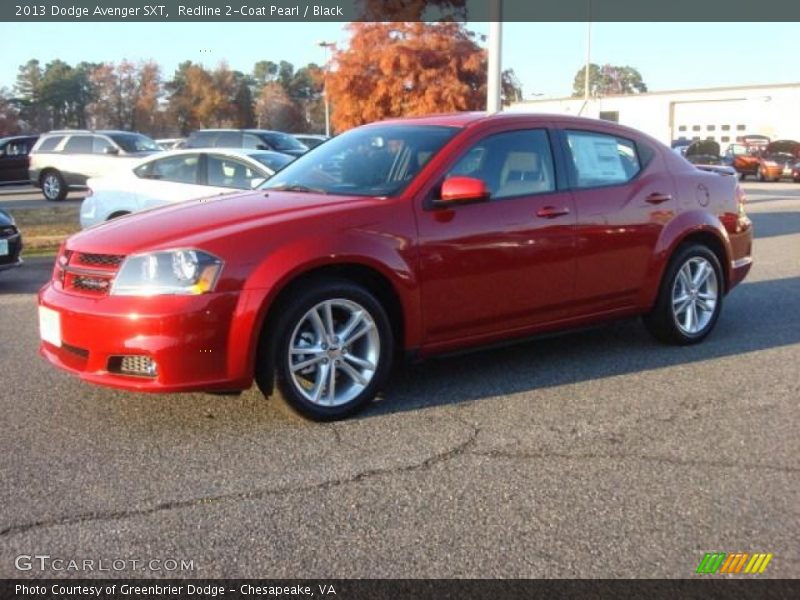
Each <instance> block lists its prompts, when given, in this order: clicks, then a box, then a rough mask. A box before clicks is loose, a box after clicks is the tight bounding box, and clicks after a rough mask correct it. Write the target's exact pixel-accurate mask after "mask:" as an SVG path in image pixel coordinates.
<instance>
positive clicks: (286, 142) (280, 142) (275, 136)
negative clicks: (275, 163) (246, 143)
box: [261, 132, 308, 152]
mask: <svg viewBox="0 0 800 600" xmlns="http://www.w3.org/2000/svg"><path fill="white" fill-rule="evenodd" d="M261 135H262V137H264V139H266V140H267V142H268V143H269V145H270V146H272V147H273V148H275V150H279V151H280V150H300V151H302V152H305V151H306V150H308V147H307V146H304V145H303V144H301V143H300V142H299V141H298V140H297V138H294V137H292V136H291V135H286V134H285V133H276V132H271V133H263V134H261Z"/></svg>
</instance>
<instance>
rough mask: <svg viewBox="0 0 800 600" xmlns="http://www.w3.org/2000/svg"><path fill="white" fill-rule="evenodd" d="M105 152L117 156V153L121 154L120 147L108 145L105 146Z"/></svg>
mask: <svg viewBox="0 0 800 600" xmlns="http://www.w3.org/2000/svg"><path fill="white" fill-rule="evenodd" d="M103 154H111V155H113V156H116V155H117V154H119V149H118V148H114V147H113V146H106V147H105V148H103Z"/></svg>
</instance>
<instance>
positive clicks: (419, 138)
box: [262, 125, 458, 197]
mask: <svg viewBox="0 0 800 600" xmlns="http://www.w3.org/2000/svg"><path fill="white" fill-rule="evenodd" d="M457 131H458V129H457V128H454V127H439V126H420V125H384V126H380V125H378V126H370V127H362V128H359V129H353V130H351V131H349V132H347V133H344V134H342V135H340V136H337V137H335V138H333V139H332V140H330V141H328V142H326V143H325V144H324V145H322V146H320V147H319V148H317V149H316V150H314V151H313V152H309V153H308V154H304V155H303V156H301V157H300V158H298V159H297V160H295V161H294V162H293V163H291V164H290V165H288V166H287V167H286V168H284V169H283V170H282V171H281V172H280V173H278V174H277V175H275V176H274V177H273V178H272V179H270V180H269V181H268V182H267V183H265V184H264V185H263V186H262V188H263V189H290V190H294V191H315V192H323V193H327V194H338V195H352V196H381V197H382V196H393V195H395V194H398V193H400V192H401V191H402V190H403V189H405V187H406V186H407V185H408V184H409V183H410V182H411V180H412V179H413V178H414V177H415V176H416V175H417V173H419V171H420V170H421V169H422V167H423V166H424V165H425V163H427V162H428V161H429V160H430V159H431V158H432V157H433V156H434V155H435V154H436V153H437V152H438V151H439V150H440V149H441V148H442V147H443V146H444V145H445V143H447V141H448V140H450V139H451V138H452V137H453V136H454V135H455V134H456V132H457Z"/></svg>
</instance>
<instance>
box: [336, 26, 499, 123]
mask: <svg viewBox="0 0 800 600" xmlns="http://www.w3.org/2000/svg"><path fill="white" fill-rule="evenodd" d="M349 28H350V29H351V31H352V37H351V39H350V45H349V47H348V48H347V49H346V50H341V51H339V52H337V53H336V54H335V55H334V63H335V66H334V68H333V70H332V71H331V72H330V73H329V74H328V77H327V81H326V90H327V93H328V97H329V99H330V101H331V105H332V107H333V113H332V122H333V125H334V128H335V129H336V131H343V130H345V129H349V128H350V127H355V126H357V125H361V124H363V123H368V122H371V121H378V120H380V119H385V118H388V117H400V116H415V115H425V114H431V113H441V112H452V111H463V110H482V109H484V108H485V106H486V52H485V50H483V49H482V48H481V47H480V46H478V44H477V43H476V42H475V40H474V34H473V33H472V32H470V31H468V30H467V29H466V27H465V26H464V24H463V23H456V22H439V23H423V22H415V23H408V22H403V23H353V24H351V25H350V26H349Z"/></svg>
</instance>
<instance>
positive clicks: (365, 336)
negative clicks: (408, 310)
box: [256, 280, 394, 421]
mask: <svg viewBox="0 0 800 600" xmlns="http://www.w3.org/2000/svg"><path fill="white" fill-rule="evenodd" d="M284 309H285V312H284V314H282V315H280V316H279V318H278V319H277V325H276V326H275V328H274V331H268V330H265V331H264V333H263V334H262V335H266V336H269V335H272V334H274V335H275V338H274V339H266V340H262V349H263V347H264V345H265V344H270V343H273V344H274V346H273V350H274V352H273V353H268V352H263V351H262V352H261V353H260V355H261V356H262V357H263V356H268V355H269V354H272V355H273V356H274V363H275V364H274V367H275V371H276V374H277V384H278V388H279V390H280V392H281V396H282V397H283V399H284V400H285V401H286V402H287V404H289V406H290V407H292V408H293V409H294V410H295V411H297V412H299V413H300V414H302V415H303V416H305V417H308V418H310V419H313V420H315V421H331V420H335V419H341V418H344V417H347V416H349V415H351V414H353V413H355V412H357V411H358V410H360V409H362V408H363V407H364V406H365V405H366V404H367V403H368V402H369V401H370V400H372V399H373V398H374V397H375V395H376V394H377V393H378V391H379V390H380V387H381V386H382V385H383V383H384V382H385V380H386V377H387V376H388V373H389V370H390V368H391V363H392V358H393V349H394V339H393V335H392V328H391V326H390V324H389V319H388V317H387V315H386V311H385V310H384V308H383V306H382V305H381V304H380V302H379V301H378V300H377V299H376V298H375V296H373V295H372V294H371V293H370V292H369V291H368V290H366V289H364V288H362V287H361V286H358V285H356V284H353V283H351V282H349V281H344V280H327V281H324V282H318V283H315V284H312V285H307V286H304V287H303V288H301V289H299V290H298V291H297V292H296V293H295V294H294V295H293V297H292V298H291V300H290V301H289V302H287V303H286V304H285V305H284ZM279 310H282V309H279ZM270 368H271V366H270V364H269V362H268V361H267V362H262V360H261V359H260V360H259V364H258V365H257V368H256V381H257V382H258V384H259V387H260V388H261V390H262V392H264V393H265V394H267V393H268V390H267V389H266V388H265V384H266V383H267V382H268V381H269V380H270V378H269V375H270V373H269V371H268V370H269V369H270Z"/></svg>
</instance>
